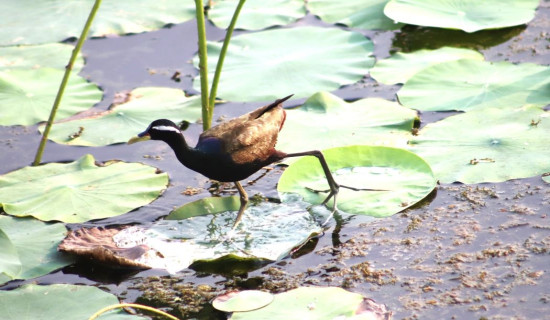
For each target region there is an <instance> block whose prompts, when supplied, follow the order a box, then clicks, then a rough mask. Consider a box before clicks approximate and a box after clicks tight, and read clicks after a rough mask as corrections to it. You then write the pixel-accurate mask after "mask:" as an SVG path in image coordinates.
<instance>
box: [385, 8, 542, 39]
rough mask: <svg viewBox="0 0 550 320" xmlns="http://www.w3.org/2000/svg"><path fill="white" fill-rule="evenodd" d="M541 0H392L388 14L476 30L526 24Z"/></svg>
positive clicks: (411, 21) (401, 19) (413, 21)
mask: <svg viewBox="0 0 550 320" xmlns="http://www.w3.org/2000/svg"><path fill="white" fill-rule="evenodd" d="M538 4H539V1H538V0H505V1H503V0H484V1H478V0H459V1H457V0H390V1H389V2H388V4H387V5H386V7H385V8H384V13H385V14H386V15H387V16H388V17H389V18H390V19H393V20H395V21H399V22H403V23H408V24H415V25H420V26H429V27H438V28H450V29H462V30H464V31H466V32H475V31H478V30H482V29H496V28H505V27H511V26H517V25H520V24H525V23H527V22H529V21H531V19H533V17H534V16H535V10H536V8H537V6H538Z"/></svg>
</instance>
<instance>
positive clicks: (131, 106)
mask: <svg viewBox="0 0 550 320" xmlns="http://www.w3.org/2000/svg"><path fill="white" fill-rule="evenodd" d="M200 114H201V101H200V97H199V96H193V97H186V95H185V92H183V91H182V90H180V89H173V88H156V87H145V88H138V89H135V90H133V91H132V92H131V93H130V95H129V97H128V101H127V102H125V103H123V104H121V105H117V106H114V107H112V108H111V109H110V110H108V111H105V112H103V113H101V114H93V115H90V116H88V117H85V118H78V119H75V120H70V121H65V122H59V123H56V124H55V125H54V126H53V127H52V130H51V131H50V135H49V136H48V138H49V139H51V140H53V141H55V142H57V143H62V144H68V145H77V146H105V145H109V144H114V143H122V142H126V141H128V139H130V138H131V137H132V136H135V135H136V133H138V132H141V131H143V129H144V128H147V126H148V125H149V124H150V123H151V121H153V120H155V119H159V118H165V119H170V120H172V121H174V122H176V123H177V122H179V121H182V120H187V121H189V122H195V121H196V120H197V119H199V118H200ZM39 130H40V132H43V131H44V126H41V127H40V128H39Z"/></svg>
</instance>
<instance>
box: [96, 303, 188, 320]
mask: <svg viewBox="0 0 550 320" xmlns="http://www.w3.org/2000/svg"><path fill="white" fill-rule="evenodd" d="M128 307H129V308H135V309H142V310H147V311H149V312H152V313H156V314H159V315H161V316H164V317H166V318H168V319H171V320H179V319H178V318H176V317H174V316H173V315H171V314H168V313H166V312H164V311H161V310H158V309H155V308H152V307H149V306H144V305H141V304H136V303H119V304H114V305H111V306H107V307H105V308H103V309H101V310H99V311H98V312H96V313H94V314H93V315H92V316H91V317H90V318H88V320H95V319H97V318H98V317H99V316H100V315H102V314H104V313H105V312H107V311H110V310H113V309H118V308H128Z"/></svg>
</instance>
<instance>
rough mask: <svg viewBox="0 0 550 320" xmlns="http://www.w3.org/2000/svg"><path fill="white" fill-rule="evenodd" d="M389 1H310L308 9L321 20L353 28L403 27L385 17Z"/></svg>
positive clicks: (387, 28)
mask: <svg viewBox="0 0 550 320" xmlns="http://www.w3.org/2000/svg"><path fill="white" fill-rule="evenodd" d="M387 2H388V0H367V1H365V0H347V1H338V0H309V1H307V6H308V9H309V10H310V11H311V13H313V14H314V15H316V16H319V18H321V20H323V21H326V22H329V23H341V24H345V25H346V26H349V27H352V28H359V29H382V30H392V29H398V28H400V27H401V26H403V25H402V24H400V23H396V22H395V21H393V20H391V19H388V17H386V16H385V15H384V6H385V5H386V3H387Z"/></svg>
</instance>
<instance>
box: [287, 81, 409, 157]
mask: <svg viewBox="0 0 550 320" xmlns="http://www.w3.org/2000/svg"><path fill="white" fill-rule="evenodd" d="M416 117H417V114H416V112H415V111H413V110H411V109H408V108H404V107H402V106H400V105H399V104H398V103H396V102H392V101H388V100H384V99H380V98H366V99H361V100H357V101H355V102H351V103H348V102H346V101H344V100H342V99H340V98H339V97H337V96H335V95H333V94H331V93H328V92H318V93H316V94H314V95H312V96H311V97H309V99H307V101H306V102H305V103H304V105H303V106H301V107H300V108H296V109H289V110H287V117H286V120H285V125H284V127H283V130H282V131H281V133H280V134H279V138H278V143H277V149H280V150H283V151H284V152H287V153H289V152H301V151H308V150H312V149H317V150H321V149H327V148H331V147H340V146H345V145H353V144H371V145H390V146H405V145H406V144H407V141H408V139H410V138H411V137H412V134H411V130H412V128H413V124H414V120H415V118H416Z"/></svg>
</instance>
